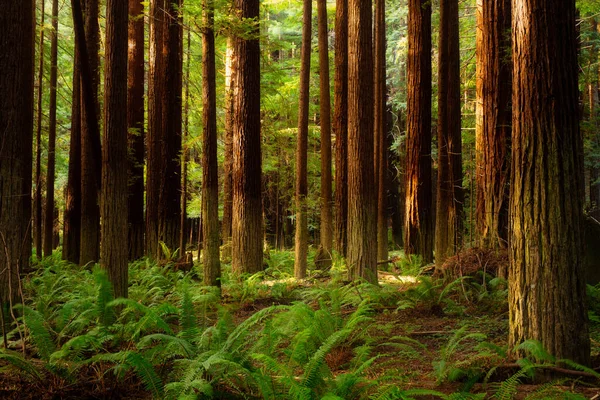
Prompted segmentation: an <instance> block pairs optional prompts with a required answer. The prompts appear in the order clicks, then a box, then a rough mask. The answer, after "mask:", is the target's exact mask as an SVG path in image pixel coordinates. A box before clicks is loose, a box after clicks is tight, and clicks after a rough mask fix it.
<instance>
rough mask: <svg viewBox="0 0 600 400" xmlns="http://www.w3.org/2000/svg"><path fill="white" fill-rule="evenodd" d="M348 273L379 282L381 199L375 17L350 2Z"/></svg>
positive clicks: (365, 4) (359, 1)
mask: <svg viewBox="0 0 600 400" xmlns="http://www.w3.org/2000/svg"><path fill="white" fill-rule="evenodd" d="M348 10H349V21H348V48H349V49H353V51H351V52H350V53H349V55H348V257H347V264H348V273H349V278H350V279H351V280H356V279H365V280H367V281H369V282H371V283H377V281H378V279H377V213H376V207H377V203H376V202H377V200H376V198H375V196H374V195H373V193H375V187H374V185H373V176H374V171H373V154H374V151H373V111H374V110H373V88H374V84H373V49H372V47H373V42H372V37H373V28H372V27H373V21H372V17H373V13H372V9H371V2H370V1H364V0H350V1H349V2H348Z"/></svg>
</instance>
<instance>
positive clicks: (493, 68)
mask: <svg viewBox="0 0 600 400" xmlns="http://www.w3.org/2000/svg"><path fill="white" fill-rule="evenodd" d="M510 21H511V11H510V0H500V1H481V0H480V1H478V2H477V120H476V121H477V123H476V159H477V161H476V165H477V169H476V176H477V206H476V210H477V211H476V213H477V215H476V218H477V236H478V242H479V245H480V246H481V247H486V248H493V249H499V248H506V247H507V245H508V190H509V177H510V135H511V117H512V113H511V105H510V104H511V95H512V93H511V89H512V83H511V81H512V71H511V68H512V61H511V59H510V57H509V53H508V52H510V48H511V44H510V37H509V35H508V32H510V23H511V22H510ZM499 273H500V275H502V276H506V271H499Z"/></svg>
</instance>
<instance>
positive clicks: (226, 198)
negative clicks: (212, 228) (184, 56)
mask: <svg viewBox="0 0 600 400" xmlns="http://www.w3.org/2000/svg"><path fill="white" fill-rule="evenodd" d="M233 50H234V46H233V39H232V38H231V37H229V38H228V39H227V55H226V58H227V59H226V61H225V132H224V136H225V154H224V160H223V223H222V224H223V226H222V235H221V236H222V238H223V242H224V243H230V242H231V217H232V212H233V192H232V166H233V93H234V88H235V85H236V82H235V77H236V69H237V56H236V55H235V54H234V52H233ZM227 254H228V255H229V254H230V251H229V250H228V251H227Z"/></svg>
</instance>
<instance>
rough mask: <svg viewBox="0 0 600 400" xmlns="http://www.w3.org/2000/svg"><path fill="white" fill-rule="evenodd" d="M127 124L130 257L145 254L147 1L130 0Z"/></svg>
mask: <svg viewBox="0 0 600 400" xmlns="http://www.w3.org/2000/svg"><path fill="white" fill-rule="evenodd" d="M128 37H129V50H128V71H127V87H128V90H127V110H128V112H127V127H128V147H129V152H128V156H129V157H128V159H129V165H128V171H129V194H128V205H127V215H128V217H129V234H128V237H129V252H128V253H129V260H132V261H133V260H137V259H139V258H142V257H143V256H144V230H145V228H146V226H145V220H144V5H143V4H142V1H140V0H129V30H128Z"/></svg>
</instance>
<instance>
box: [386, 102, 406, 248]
mask: <svg viewBox="0 0 600 400" xmlns="http://www.w3.org/2000/svg"><path fill="white" fill-rule="evenodd" d="M387 111H388V117H387V118H388V122H387V129H388V144H389V143H394V141H395V139H394V130H393V126H394V123H393V118H394V115H393V112H392V109H391V107H390V106H389V105H388V110H387ZM403 120H404V119H403V118H402V116H401V115H398V125H399V126H400V128H399V130H400V131H403V130H404V129H403V128H402V126H403V125H402V124H403ZM405 153H406V149H405V148H404V146H401V147H400V148H399V149H398V155H396V153H395V152H394V150H392V149H391V148H390V147H389V146H388V174H389V175H388V176H389V177H388V179H389V182H390V197H389V200H390V203H391V205H390V207H389V209H390V214H391V215H390V217H391V220H392V239H393V242H394V245H395V247H396V248H397V249H399V248H401V247H403V246H404V240H403V238H402V235H403V230H404V200H405V199H404V187H405V186H406V185H405V183H404V166H405V164H406V162H405V159H404V155H405Z"/></svg>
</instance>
